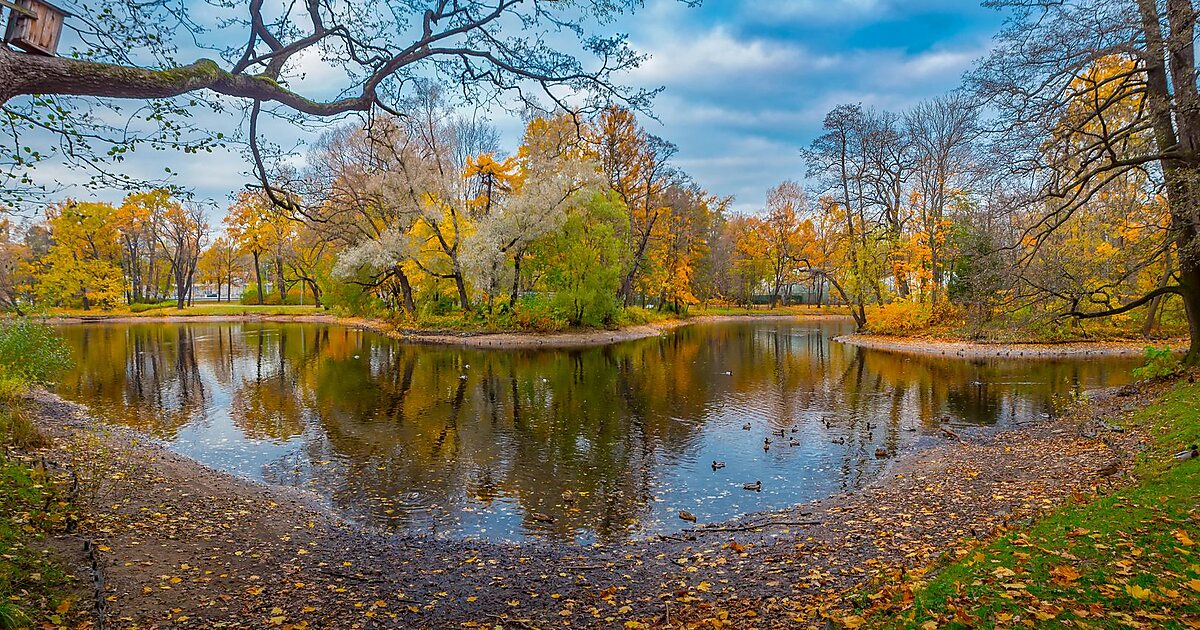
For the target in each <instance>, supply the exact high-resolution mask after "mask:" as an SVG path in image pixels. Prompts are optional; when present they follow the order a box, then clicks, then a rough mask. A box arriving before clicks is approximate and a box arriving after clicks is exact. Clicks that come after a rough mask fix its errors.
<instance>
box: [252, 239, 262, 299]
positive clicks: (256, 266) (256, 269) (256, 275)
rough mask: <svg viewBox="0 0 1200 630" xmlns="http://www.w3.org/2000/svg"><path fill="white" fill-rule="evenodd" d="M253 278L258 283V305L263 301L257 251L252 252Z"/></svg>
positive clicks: (260, 267)
mask: <svg viewBox="0 0 1200 630" xmlns="http://www.w3.org/2000/svg"><path fill="white" fill-rule="evenodd" d="M254 280H255V281H256V282H257V283H258V305H259V306H262V303H263V287H262V265H261V264H259V262H258V251H257V250H256V251H255V252H254Z"/></svg>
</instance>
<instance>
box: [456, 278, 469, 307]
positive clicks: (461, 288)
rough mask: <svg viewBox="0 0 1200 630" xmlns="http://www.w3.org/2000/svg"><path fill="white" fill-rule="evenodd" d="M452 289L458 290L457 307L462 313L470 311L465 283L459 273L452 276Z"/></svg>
mask: <svg viewBox="0 0 1200 630" xmlns="http://www.w3.org/2000/svg"><path fill="white" fill-rule="evenodd" d="M454 288H456V289H457V290H458V305H459V306H461V307H462V310H463V312H464V313H466V312H467V311H469V310H471V296H469V295H467V281H466V280H464V279H463V275H462V272H461V271H460V272H455V274H454Z"/></svg>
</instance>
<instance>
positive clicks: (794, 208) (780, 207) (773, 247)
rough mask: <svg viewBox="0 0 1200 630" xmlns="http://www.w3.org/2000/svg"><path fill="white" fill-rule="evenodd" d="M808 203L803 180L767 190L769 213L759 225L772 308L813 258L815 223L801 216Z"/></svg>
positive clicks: (784, 183) (758, 229) (787, 182)
mask: <svg viewBox="0 0 1200 630" xmlns="http://www.w3.org/2000/svg"><path fill="white" fill-rule="evenodd" d="M806 204H807V202H806V200H805V195H804V190H803V189H802V188H801V187H800V185H799V184H797V183H796V182H793V181H786V182H783V183H781V184H779V185H778V186H776V187H774V188H772V189H771V190H770V192H768V193H767V212H766V215H765V216H763V217H762V219H761V220H760V221H758V222H757V225H756V226H755V227H756V229H757V231H758V233H759V242H760V243H761V244H762V245H763V246H764V247H763V249H762V254H761V255H762V256H763V258H764V259H765V260H766V265H767V268H768V269H769V270H770V281H771V308H775V306H776V304H778V303H779V298H780V296H781V293H782V289H783V287H784V285H785V284H791V283H792V282H793V281H795V280H798V279H799V277H798V275H797V273H798V271H799V270H800V269H801V267H802V266H803V265H804V264H805V261H809V260H811V259H812V258H813V256H812V255H811V254H810V253H809V252H810V249H811V247H812V245H813V229H812V223H811V222H808V221H806V220H804V219H803V218H802V216H801V215H802V213H803V212H804V210H805V207H806Z"/></svg>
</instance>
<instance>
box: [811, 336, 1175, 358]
mask: <svg viewBox="0 0 1200 630" xmlns="http://www.w3.org/2000/svg"><path fill="white" fill-rule="evenodd" d="M834 341H837V342H839V343H844V344H846V345H849V346H856V347H859V348H867V349H870V350H883V351H885V352H899V353H906V354H920V355H925V356H931V355H932V356H945V357H966V358H1004V359H1064V358H1078V357H1081V356H1100V357H1140V356H1142V355H1143V354H1144V353H1145V352H1146V347H1147V346H1154V347H1160V348H1161V347H1163V346H1164V345H1168V346H1170V347H1171V348H1172V349H1174V350H1179V351H1184V350H1187V346H1188V342H1187V340H1186V339H1169V340H1164V341H1158V340H1145V341H1094V342H1073V343H1060V344H1050V343H973V342H969V341H946V340H938V339H919V338H909V337H887V336H883V335H866V334H852V335H842V336H840V337H835V338H834Z"/></svg>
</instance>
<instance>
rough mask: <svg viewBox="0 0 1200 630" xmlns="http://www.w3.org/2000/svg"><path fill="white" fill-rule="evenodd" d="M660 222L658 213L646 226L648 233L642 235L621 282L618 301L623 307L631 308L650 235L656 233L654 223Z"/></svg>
mask: <svg viewBox="0 0 1200 630" xmlns="http://www.w3.org/2000/svg"><path fill="white" fill-rule="evenodd" d="M657 221H658V213H655V215H654V218H652V219H650V222H649V223H648V224H647V225H646V232H645V233H644V234H642V238H641V240H640V241H639V242H638V247H637V250H636V251H635V252H634V254H633V260H632V262H631V263H630V266H629V272H628V273H626V274H625V279H624V280H622V281H621V290H620V291H617V301H618V302H620V303H621V305H622V306H629V305H630V304H632V303H633V302H632V299H633V280H634V278H636V277H637V272H638V267H641V266H642V257H644V256H645V255H646V245H647V244H648V243H649V242H650V233H651V232H653V231H654V223H655V222H657Z"/></svg>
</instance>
